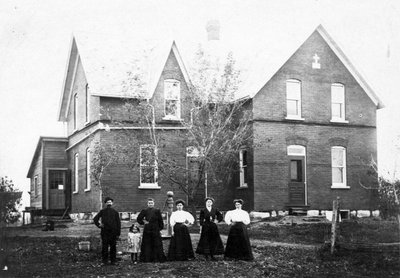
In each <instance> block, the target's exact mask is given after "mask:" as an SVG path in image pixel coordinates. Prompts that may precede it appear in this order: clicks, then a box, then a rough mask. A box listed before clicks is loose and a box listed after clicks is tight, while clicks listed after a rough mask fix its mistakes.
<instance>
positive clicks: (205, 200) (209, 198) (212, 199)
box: [204, 197, 215, 203]
mask: <svg viewBox="0 0 400 278" xmlns="http://www.w3.org/2000/svg"><path fill="white" fill-rule="evenodd" d="M208 200H211V201H212V202H213V203H215V200H214V198H213V197H206V198H205V199H204V203H205V202H207V201H208Z"/></svg>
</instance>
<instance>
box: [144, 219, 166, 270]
mask: <svg viewBox="0 0 400 278" xmlns="http://www.w3.org/2000/svg"><path fill="white" fill-rule="evenodd" d="M140 251H141V252H140V261H141V262H164V261H165V259H166V258H165V255H164V249H163V244H162V239H161V234H160V231H159V230H158V229H157V227H148V226H147V225H146V226H145V228H144V230H143V239H142V245H141V248H140Z"/></svg>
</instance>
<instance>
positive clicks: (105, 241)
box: [93, 197, 121, 265]
mask: <svg viewBox="0 0 400 278" xmlns="http://www.w3.org/2000/svg"><path fill="white" fill-rule="evenodd" d="M113 201H114V200H113V199H111V198H110V197H107V198H106V199H105V200H104V203H105V204H106V207H105V208H103V209H102V210H100V212H99V213H98V214H97V215H96V216H95V217H94V218H93V221H94V224H95V225H96V226H97V227H99V228H100V229H101V241H102V250H101V255H102V262H103V265H105V264H107V262H108V247H110V261H111V264H115V263H116V260H117V240H118V238H119V236H120V235H121V220H120V219H119V213H118V212H117V211H116V210H115V209H113V208H112V207H111V206H112V205H113ZM100 219H101V223H100V222H99V220H100Z"/></svg>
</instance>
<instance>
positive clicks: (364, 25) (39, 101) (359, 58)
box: [0, 0, 400, 198]
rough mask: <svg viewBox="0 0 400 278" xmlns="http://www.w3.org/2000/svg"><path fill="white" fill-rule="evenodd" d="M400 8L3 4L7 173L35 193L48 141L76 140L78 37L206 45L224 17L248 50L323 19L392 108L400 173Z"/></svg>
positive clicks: (369, 4) (383, 142)
mask: <svg viewBox="0 0 400 278" xmlns="http://www.w3.org/2000/svg"><path fill="white" fill-rule="evenodd" d="M399 2H400V1H397V0H386V1H385V0H334V1H333V0H324V1H322V0H302V1H300V0H279V1H278V0H274V1H271V0H259V1H255V0H253V1H252V0H249V1H235V0H231V1H216V0H214V1H207V0H206V1H190V0H181V1H178V0H175V1H172V0H157V1H156V0H146V1H145V0H143V1H138V0H127V1H125V0H113V1H102V0H68V1H67V0H64V1H60V0H30V1H26V0H15V1H9V0H1V1H0V176H8V177H10V178H11V179H13V181H14V182H15V184H16V186H17V187H18V188H19V189H21V190H23V191H28V190H29V180H28V179H27V178H26V175H27V172H28V169H29V166H30V163H31V161H32V157H33V154H34V151H35V148H36V145H37V142H38V140H39V137H40V136H65V135H66V134H65V128H64V126H63V124H62V123H60V122H58V121H57V119H58V117H57V112H58V108H59V101H60V96H61V90H62V85H63V80H64V77H65V70H66V63H67V57H68V51H69V47H70V42H71V36H72V34H74V33H76V32H93V33H107V32H114V33H118V34H121V35H124V34H125V33H126V32H128V31H129V30H130V29H131V28H136V29H137V28H141V30H142V32H143V33H146V34H147V35H149V36H151V35H152V34H154V35H156V34H164V35H165V34H167V35H168V36H170V37H172V38H188V37H191V38H192V39H193V40H199V41H200V40H204V38H205V30H204V29H205V24H206V22H207V20H210V19H219V20H220V22H221V32H225V34H226V38H230V39H231V42H232V47H236V49H240V48H242V50H245V51H243V52H246V51H253V50H254V49H256V48H257V49H259V48H262V47H264V45H265V46H267V42H268V34H269V31H271V30H273V31H275V33H276V31H278V32H279V30H280V28H282V32H283V30H285V29H284V28H283V27H284V26H286V27H287V26H297V27H296V28H301V26H303V25H315V27H316V26H317V25H318V24H320V23H322V24H323V26H324V27H326V29H327V31H328V32H329V33H330V34H331V35H332V37H333V39H334V40H335V41H336V42H337V43H338V44H339V46H340V47H341V48H342V50H343V51H344V53H345V54H346V55H347V56H348V57H349V59H350V60H351V61H352V62H353V64H354V65H355V66H356V68H357V69H358V70H359V71H360V72H361V74H362V75H363V76H364V77H365V79H366V80H367V82H368V83H369V85H370V86H371V87H372V88H373V89H374V91H375V93H376V94H377V95H378V96H379V97H380V99H381V100H382V101H383V103H384V104H385V106H386V107H385V108H384V109H381V110H379V111H378V127H377V131H378V162H379V165H380V168H381V170H382V171H383V172H385V173H387V172H390V173H391V174H393V173H394V172H395V171H394V169H398V168H399V167H400V155H399V154H400V141H399V140H397V138H399V136H400V120H399V118H400V117H399V116H400V112H399V107H400V91H399V89H398V88H399V86H397V83H398V82H399V81H398V80H400V78H399V77H400V3H399ZM178 47H179V45H178ZM396 140H397V141H396ZM396 167H397V168H396ZM399 172H400V171H399ZM24 196H25V197H24V198H26V196H27V194H25V195H24Z"/></svg>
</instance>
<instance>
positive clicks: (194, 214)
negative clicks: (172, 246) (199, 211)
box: [188, 196, 197, 225]
mask: <svg viewBox="0 0 400 278" xmlns="http://www.w3.org/2000/svg"><path fill="white" fill-rule="evenodd" d="M188 201H189V205H190V210H191V213H192V215H193V218H194V224H195V225H196V224H197V216H196V206H195V205H194V198H192V197H190V196H188Z"/></svg>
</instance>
